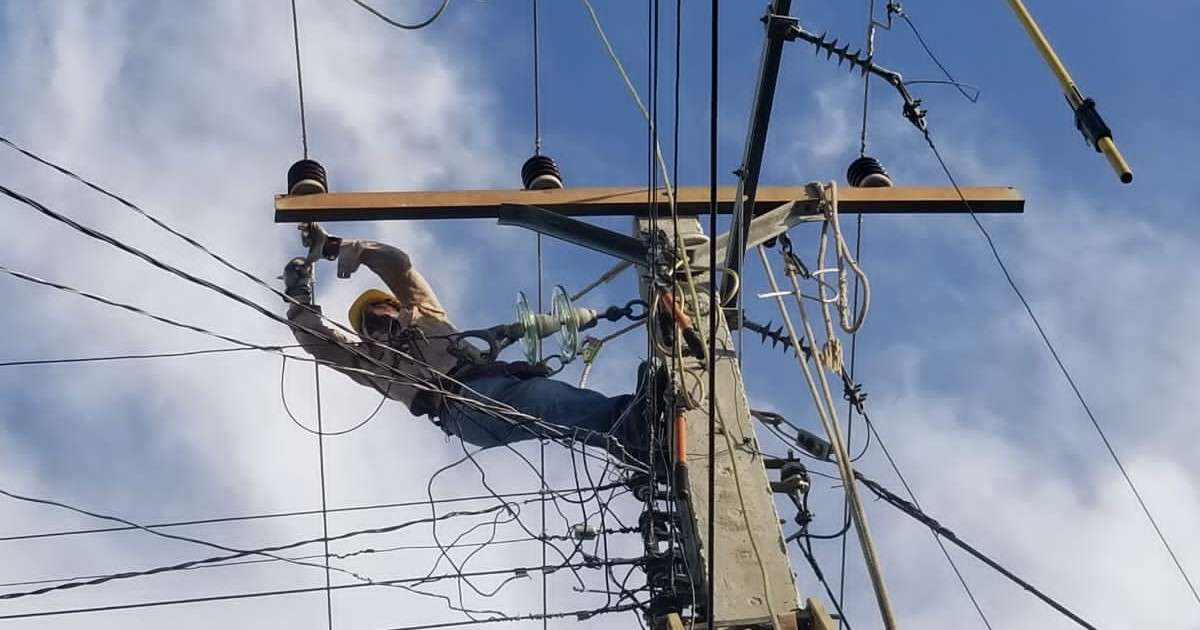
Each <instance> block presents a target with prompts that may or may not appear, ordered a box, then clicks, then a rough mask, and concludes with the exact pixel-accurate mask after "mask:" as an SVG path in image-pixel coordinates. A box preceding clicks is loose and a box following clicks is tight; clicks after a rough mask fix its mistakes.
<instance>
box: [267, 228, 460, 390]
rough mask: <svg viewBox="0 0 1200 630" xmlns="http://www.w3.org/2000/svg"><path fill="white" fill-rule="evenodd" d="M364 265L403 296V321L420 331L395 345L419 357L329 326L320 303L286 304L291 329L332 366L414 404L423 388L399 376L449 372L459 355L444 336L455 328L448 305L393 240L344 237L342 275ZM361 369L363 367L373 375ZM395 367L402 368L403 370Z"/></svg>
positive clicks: (306, 347) (424, 378) (425, 377)
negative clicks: (358, 353)
mask: <svg viewBox="0 0 1200 630" xmlns="http://www.w3.org/2000/svg"><path fill="white" fill-rule="evenodd" d="M360 264H362V265H366V266H367V268H368V269H370V270H371V271H373V272H375V274H376V275H378V276H379V277H380V279H382V280H383V282H384V284H386V285H387V287H388V289H389V290H390V291H391V292H392V295H394V296H396V299H397V300H399V302H400V307H399V308H400V323H401V324H402V325H404V326H405V327H411V328H415V329H416V332H419V333H421V334H419V335H414V336H413V341H412V342H411V343H409V344H406V346H405V347H402V348H397V350H399V351H401V352H403V353H405V354H407V355H409V356H411V357H413V358H414V359H416V360H417V362H414V361H412V360H409V359H406V358H405V357H403V356H401V355H400V354H398V353H397V352H394V351H392V350H390V349H388V348H386V347H383V346H381V345H378V344H366V343H362V342H360V341H359V340H357V339H354V338H352V337H350V336H349V335H346V334H345V333H343V332H342V331H340V330H338V329H336V328H333V327H332V326H329V325H328V324H327V323H326V322H325V321H324V320H322V319H321V307H319V306H316V305H314V306H309V307H304V306H300V305H297V304H293V305H291V306H290V307H289V308H288V313H287V316H288V320H289V321H291V322H292V323H294V324H296V326H295V327H293V328H292V332H293V333H294V334H295V336H296V340H297V341H299V342H300V344H301V345H302V346H303V347H304V350H305V351H307V352H308V353H309V354H311V355H313V356H314V357H315V358H317V359H318V360H321V361H325V362H328V363H330V364H332V365H333V367H334V369H338V371H340V372H342V373H343V374H345V375H346V376H348V377H350V379H352V380H353V381H354V382H356V383H359V384H361V385H366V386H368V387H373V388H375V389H376V390H378V391H379V392H380V393H382V394H384V395H385V396H387V397H388V398H391V399H393V400H398V401H400V402H402V403H404V404H405V406H407V407H409V408H410V409H411V407H412V401H413V398H414V397H415V396H416V395H417V392H418V391H420V390H418V389H417V388H415V387H413V386H411V385H407V384H403V383H402V382H396V381H405V380H407V378H406V377H411V378H415V379H419V380H421V381H426V382H428V381H431V380H433V378H434V374H433V371H432V370H431V369H430V368H432V369H433V370H436V371H437V372H439V373H443V374H444V373H446V372H449V371H450V369H451V368H453V367H454V365H455V363H456V362H457V359H456V358H455V357H454V356H453V355H452V354H450V352H449V347H450V344H451V341H450V340H449V339H446V338H445V336H446V335H450V334H453V333H455V332H457V331H456V329H455V328H454V325H453V324H451V323H450V318H449V317H448V316H447V315H446V310H445V309H444V308H442V305H441V303H440V302H438V299H437V296H436V295H435V294H434V292H433V288H432V287H430V286H429V283H428V282H426V280H425V278H423V277H422V276H421V274H420V273H418V272H417V271H416V270H415V269H413V268H412V261H411V260H410V259H409V257H408V254H406V253H404V252H403V251H401V250H400V249H397V248H395V247H392V246H391V245H385V244H383V243H377V242H375V241H354V240H346V241H343V242H342V246H341V251H340V252H339V254H338V275H340V276H342V277H349V275H350V274H351V273H353V272H354V271H355V270H357V269H358V267H359V265H360ZM301 326H302V327H304V328H307V329H309V330H313V331H317V332H319V333H321V334H322V335H325V336H327V337H329V338H331V339H336V340H338V341H340V342H342V343H345V344H350V345H353V346H355V347H356V348H357V349H358V350H359V351H361V352H363V353H365V354H367V355H368V356H370V357H372V358H374V359H376V360H378V361H380V362H382V363H384V364H386V365H389V366H392V367H393V368H395V371H393V372H389V371H388V370H386V369H384V368H382V367H380V366H379V365H377V364H373V363H372V362H370V361H368V360H366V359H363V358H362V357H359V356H356V355H355V354H354V353H353V352H351V351H349V350H347V349H345V348H343V347H341V346H338V345H336V344H333V343H330V342H327V341H324V340H322V339H320V338H318V337H316V336H314V335H312V334H310V333H308V332H307V331H306V330H303V329H301V328H299V327H301ZM419 362H420V363H424V364H426V365H428V367H426V366H425V365H421V364H420V363H419ZM339 368H350V369H348V370H347V369H339ZM357 370H365V371H366V372H370V373H372V374H374V375H369V374H365V373H363V372H360V371H357ZM396 372H399V375H398V374H396ZM401 375H403V376H401Z"/></svg>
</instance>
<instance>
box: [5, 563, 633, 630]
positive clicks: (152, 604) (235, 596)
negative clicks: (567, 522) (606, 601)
mask: <svg viewBox="0 0 1200 630" xmlns="http://www.w3.org/2000/svg"><path fill="white" fill-rule="evenodd" d="M632 562H634V561H629V560H624V561H623V560H614V561H612V562H610V564H614V565H628V564H631V563H632ZM594 566H595V565H593V564H589V563H580V564H578V565H575V568H594ZM559 569H561V567H558V566H550V567H514V568H510V569H493V570H489V571H476V572H474V573H473V574H472V575H471V576H470V577H483V576H494V575H504V574H509V573H514V572H525V573H528V572H530V571H541V570H559ZM455 577H459V576H458V574H454V573H450V574H445V575H438V576H433V577H405V578H395V579H389V580H379V581H376V582H374V583H370V584H367V583H361V582H360V583H351V584H335V585H333V586H332V587H331V588H332V590H335V591H341V590H346V589H355V588H363V587H366V586H391V585H394V584H405V583H418V584H420V583H427V582H436V581H441V580H447V579H452V578H455ZM323 590H325V587H324V586H318V587H308V588H292V589H279V590H273V591H253V592H244V593H230V594H227V595H209V596H206V597H189V598H182V599H168V600H156V601H147V602H138V603H132V604H110V605H105V606H91V607H85V608H67V609H59V610H44V611H33V612H25V613H13V614H7V615H0V621H7V620H12V619H30V618H40V617H56V616H62V615H74V614H80V613H90V612H111V611H116V610H133V609H142V608H157V607H162V606H176V605H181V604H197V603H205V602H216V601H231V600H241V599H256V598H262V597H279V596H283V595H298V594H304V593H319V592H321V591H323ZM613 612H620V611H615V610H614V611H613ZM467 623H478V622H474V621H472V622H464V623H462V624H460V625H467Z"/></svg>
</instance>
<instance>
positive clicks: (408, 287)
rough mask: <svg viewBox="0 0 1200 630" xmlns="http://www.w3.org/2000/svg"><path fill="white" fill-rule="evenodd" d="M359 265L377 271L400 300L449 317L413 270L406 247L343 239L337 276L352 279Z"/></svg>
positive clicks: (436, 315) (427, 312)
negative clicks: (402, 248)
mask: <svg viewBox="0 0 1200 630" xmlns="http://www.w3.org/2000/svg"><path fill="white" fill-rule="evenodd" d="M360 264H362V265H366V266H367V268H368V269H370V270H371V271H374V272H375V274H376V275H378V276H379V277H380V279H382V280H383V282H384V283H385V284H387V286H388V289H390V290H391V292H392V295H395V296H396V298H397V299H399V300H400V301H401V302H403V303H405V304H408V305H411V306H415V307H417V308H419V309H421V310H422V311H424V312H425V314H427V315H431V316H435V317H445V316H446V309H444V308H442V304H441V302H439V301H438V299H437V295H435V294H434V292H433V288H432V287H430V286H429V283H428V282H427V281H426V280H425V278H424V277H423V276H422V275H421V274H420V273H418V272H417V270H415V269H413V265H412V259H410V258H409V257H408V254H407V253H405V252H404V251H403V250H401V249H399V248H396V247H392V246H391V245H385V244H383V243H377V242H375V241H365V240H362V241H360V240H347V241H343V242H342V246H341V250H340V251H339V253H338V277H341V278H349V277H350V274H352V273H354V272H355V270H357V269H358V267H359V265H360Z"/></svg>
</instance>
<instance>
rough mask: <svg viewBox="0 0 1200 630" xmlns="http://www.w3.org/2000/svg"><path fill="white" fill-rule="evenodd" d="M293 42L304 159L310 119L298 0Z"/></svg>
mask: <svg viewBox="0 0 1200 630" xmlns="http://www.w3.org/2000/svg"><path fill="white" fill-rule="evenodd" d="M292 42H293V43H294V44H295V49H296V90H297V92H298V93H299V96H300V142H301V145H302V146H303V147H304V159H306V160H307V159H308V121H307V120H306V119H305V117H304V73H303V72H302V71H301V66H300V20H299V19H298V18H297V17H296V0H292Z"/></svg>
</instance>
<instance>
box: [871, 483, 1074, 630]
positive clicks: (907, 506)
mask: <svg viewBox="0 0 1200 630" xmlns="http://www.w3.org/2000/svg"><path fill="white" fill-rule="evenodd" d="M855 478H857V479H858V480H859V481H860V482H861V483H862V484H863V486H865V487H866V488H867V489H868V490H870V491H871V492H873V493H874V494H875V496H877V497H879V498H880V499H883V501H884V502H885V503H887V504H888V505H891V506H892V507H895V508H897V509H899V510H900V511H901V512H904V513H905V514H907V515H908V516H911V517H912V518H914V519H916V520H917V521H918V522H920V523H921V524H922V525H925V526H926V527H928V528H929V529H930V531H932V532H933V533H934V534H935V535H937V536H938V537H939V538H945V539H946V540H949V541H950V542H952V543H954V544H955V545H956V546H958V548H960V549H962V550H963V551H966V552H967V553H969V554H971V555H972V556H974V557H975V558H976V559H978V560H980V561H981V562H983V563H984V564H986V565H987V566H989V567H990V568H992V569H994V570H996V571H997V572H999V573H1000V574H1001V575H1003V576H1004V577H1006V578H1008V579H1009V580H1010V581H1012V582H1013V583H1015V584H1017V585H1018V586H1020V587H1021V588H1023V589H1025V590H1026V591H1029V592H1030V593H1031V594H1032V595H1033V596H1034V597H1037V598H1038V599H1040V600H1042V601H1043V602H1045V603H1046V604H1048V605H1049V606H1050V607H1051V608H1053V609H1054V610H1056V611H1058V612H1060V613H1062V614H1063V615H1064V616H1066V617H1067V618H1068V619H1070V620H1071V621H1074V622H1075V623H1077V624H1079V625H1080V626H1082V627H1084V628H1088V629H1089V630H1095V626H1093V625H1092V624H1090V623H1088V622H1086V621H1084V620H1083V618H1081V617H1080V616H1079V615H1077V614H1075V613H1074V612H1071V610H1070V609H1068V608H1067V607H1066V606H1063V605H1062V604H1060V603H1058V602H1057V601H1055V600H1054V599H1053V598H1051V597H1050V596H1049V595H1046V594H1045V593H1043V592H1042V591H1041V590H1039V589H1037V588H1036V587H1034V586H1033V585H1032V584H1030V583H1029V582H1026V581H1025V580H1023V579H1021V578H1019V577H1017V576H1016V575H1015V574H1014V573H1012V572H1011V571H1009V570H1008V569H1005V568H1004V567H1003V566H1001V565H1000V563H998V562H996V561H995V560H992V559H991V558H989V557H988V556H986V555H984V553H983V552H981V551H979V550H978V549H975V548H974V547H972V546H971V545H969V544H967V543H966V542H965V541H963V540H961V539H960V538H959V537H958V536H957V535H956V534H955V533H954V532H953V531H951V530H950V529H948V528H947V527H945V526H944V525H942V524H941V523H939V522H937V521H936V520H934V519H933V518H932V517H930V516H929V515H927V514H925V513H924V512H923V511H921V509H920V508H919V507H917V506H916V505H913V504H912V503H909V502H908V501H905V500H904V499H902V498H900V497H898V496H896V494H895V493H893V492H892V491H890V490H888V489H887V488H884V487H883V486H881V485H880V484H879V483H877V482H875V481H872V480H870V479H868V478H867V477H865V476H863V475H862V474H861V473H856V474H855Z"/></svg>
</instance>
